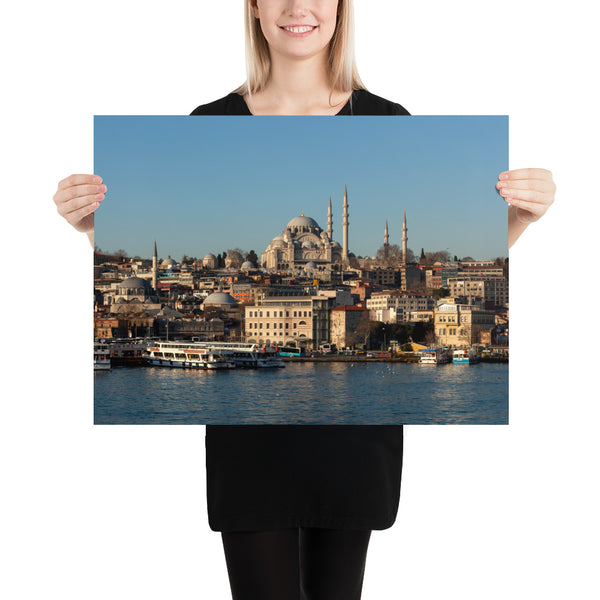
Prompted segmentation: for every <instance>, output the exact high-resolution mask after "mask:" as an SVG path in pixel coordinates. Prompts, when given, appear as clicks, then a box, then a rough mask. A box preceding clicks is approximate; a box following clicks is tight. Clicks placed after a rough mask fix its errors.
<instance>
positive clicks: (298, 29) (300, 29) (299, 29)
mask: <svg viewBox="0 0 600 600" xmlns="http://www.w3.org/2000/svg"><path fill="white" fill-rule="evenodd" d="M316 28H317V26H316V25H287V26H285V25H282V26H281V29H283V30H284V31H288V32H289V33H308V32H310V31H313V30H314V29H316Z"/></svg>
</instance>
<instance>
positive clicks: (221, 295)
mask: <svg viewBox="0 0 600 600" xmlns="http://www.w3.org/2000/svg"><path fill="white" fill-rule="evenodd" d="M204 304H205V306H206V305H209V304H210V305H211V306H228V305H229V306H236V305H237V300H236V299H235V298H234V297H233V296H232V295H231V294H228V293H226V292H213V293H212V294H210V295H209V296H208V298H206V300H205V301H204Z"/></svg>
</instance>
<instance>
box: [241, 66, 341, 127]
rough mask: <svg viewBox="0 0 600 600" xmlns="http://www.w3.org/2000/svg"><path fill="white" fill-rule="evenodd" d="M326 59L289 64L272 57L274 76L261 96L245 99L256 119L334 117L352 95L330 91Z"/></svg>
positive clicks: (255, 94)
mask: <svg viewBox="0 0 600 600" xmlns="http://www.w3.org/2000/svg"><path fill="white" fill-rule="evenodd" d="M326 60H327V59H326V57H325V59H323V57H322V56H314V57H311V58H306V59H302V60H290V59H286V58H284V57H277V56H272V62H271V76H270V78H269V81H268V82H267V85H266V86H265V87H264V89H262V90H261V91H260V92H257V93H254V94H252V96H251V97H249V96H248V95H246V96H245V100H246V102H247V104H248V106H249V107H250V111H251V112H252V113H253V114H255V115H331V114H336V113H337V112H339V111H340V110H341V108H342V107H343V106H344V104H345V103H346V102H347V101H348V98H349V97H350V94H351V92H349V91H348V92H345V91H341V90H333V92H332V90H331V82H330V79H329V67H328V65H327V63H326Z"/></svg>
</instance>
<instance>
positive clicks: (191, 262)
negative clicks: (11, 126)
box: [94, 116, 509, 424]
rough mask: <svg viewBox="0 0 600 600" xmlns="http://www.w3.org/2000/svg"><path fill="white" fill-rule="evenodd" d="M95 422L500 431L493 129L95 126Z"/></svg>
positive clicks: (499, 138)
mask: <svg viewBox="0 0 600 600" xmlns="http://www.w3.org/2000/svg"><path fill="white" fill-rule="evenodd" d="M94 167H95V172H96V173H98V174H100V175H101V176H102V177H103V179H104V183H106V185H107V186H108V193H107V195H106V198H105V200H104V201H103V202H102V206H101V207H100V209H99V210H98V211H97V213H96V221H95V244H96V248H95V252H94V337H95V344H94V374H95V375H94V390H95V394H94V414H95V422H96V423H97V424H135V423H165V424H173V423H185V424H200V423H207V424H248V423H254V424H400V423H402V424H427V423H478V424H505V423H507V422H508V331H509V328H508V258H507V257H508V250H507V215H506V205H505V202H504V201H503V200H502V199H501V197H500V196H499V195H498V194H497V192H496V189H495V182H496V181H497V176H498V174H499V173H500V172H502V171H504V170H506V169H507V168H508V118H507V117H502V116H492V117H479V116H478V117H401V118H400V117H336V118H326V117H200V118H197V117H126V116H121V117H109V116H106V117H104V116H100V117H96V118H95V165H94Z"/></svg>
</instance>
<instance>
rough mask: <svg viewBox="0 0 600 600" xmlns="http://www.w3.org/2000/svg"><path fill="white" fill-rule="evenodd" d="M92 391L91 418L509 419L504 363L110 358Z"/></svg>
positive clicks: (280, 420) (155, 420)
mask: <svg viewBox="0 0 600 600" xmlns="http://www.w3.org/2000/svg"><path fill="white" fill-rule="evenodd" d="M94 391H95V398H94V421H95V423H97V424H144V423H146V424H149V423H154V424H250V423H252V424H335V425H342V424H347V425H349V424H354V425H364V424H376V425H383V424H399V423H403V424H428V423H473V424H475V423H477V424H506V423H508V365H507V364H477V365H466V364H465V365H455V364H449V365H439V366H435V365H419V364H405V363H386V362H373V363H365V362H362V363H358V362H357V363H341V362H335V363H333V362H332V363H322V362H315V363H310V362H309V363H286V367H285V368H284V369H239V370H238V369H232V370H223V371H195V370H194V371H192V370H185V369H169V368H164V367H163V368H161V367H137V368H130V367H113V368H112V369H111V370H110V371H107V372H96V373H95V376H94Z"/></svg>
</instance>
